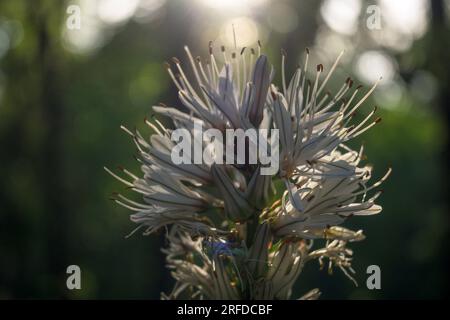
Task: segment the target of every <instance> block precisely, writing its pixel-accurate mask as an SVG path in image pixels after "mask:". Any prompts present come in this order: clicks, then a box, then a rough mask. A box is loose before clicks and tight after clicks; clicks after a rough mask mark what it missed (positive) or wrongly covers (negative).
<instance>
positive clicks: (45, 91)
mask: <svg viewBox="0 0 450 320" xmlns="http://www.w3.org/2000/svg"><path fill="white" fill-rule="evenodd" d="M285 2H289V1H285ZM290 3H291V5H292V6H293V7H294V8H296V10H298V12H299V15H300V18H301V20H300V25H299V26H298V27H297V29H296V30H294V31H292V32H291V33H290V34H289V35H285V34H277V33H271V34H270V37H269V39H268V47H269V48H268V50H267V51H269V52H268V53H269V56H271V57H272V58H274V59H272V60H273V61H276V60H275V59H279V54H278V46H284V47H285V48H287V49H290V51H289V52H290V55H291V56H293V57H295V56H299V55H300V54H301V52H302V50H303V48H304V47H305V46H311V45H312V44H313V43H314V40H315V34H316V32H317V28H318V25H317V23H319V22H318V21H319V20H318V19H316V16H318V12H319V5H320V2H317V3H316V2H314V4H311V3H305V2H301V3H297V2H296V1H290ZM68 4H69V3H64V2H63V1H60V2H56V1H33V2H30V1H24V0H20V1H11V0H10V1H2V2H1V3H0V30H3V29H4V30H7V28H6V27H5V26H7V25H8V23H9V24H11V23H13V25H15V26H17V25H19V26H20V28H16V29H12V30H13V31H14V30H15V31H14V32H16V33H14V32H13V31H11V32H13V33H10V35H11V34H12V35H11V39H12V40H14V39H18V40H17V43H15V42H14V41H12V40H11V41H10V43H9V44H8V46H9V47H8V49H7V52H6V53H5V54H4V55H3V57H2V56H1V55H0V147H1V154H0V168H1V171H2V174H1V177H2V178H1V179H0V298H3V299H10V298H159V293H160V292H161V291H167V290H168V289H169V288H170V287H171V285H172V280H171V279H170V276H169V272H168V271H167V270H166V269H165V267H164V256H163V255H162V253H161V252H160V248H161V247H162V246H164V240H163V235H155V236H151V237H147V238H143V237H141V236H140V235H139V234H136V235H134V236H132V237H130V238H128V239H125V236H126V235H127V234H128V233H129V232H130V231H132V230H133V228H134V227H135V226H134V225H132V223H131V222H129V219H128V216H127V215H128V214H129V212H127V211H126V210H125V209H123V208H120V207H118V206H116V205H115V204H114V203H112V202H111V201H109V200H108V198H109V195H110V194H111V193H112V192H114V191H115V190H120V191H123V187H122V186H121V185H120V184H119V183H118V182H117V181H115V180H114V179H113V178H111V177H110V176H109V175H107V174H106V173H105V172H104V170H103V166H104V165H106V166H108V167H111V168H114V166H116V165H123V166H124V167H127V168H130V169H133V171H134V172H139V166H138V164H137V163H136V161H135V160H134V158H133V154H134V152H135V150H134V147H133V143H132V141H131V140H130V139H129V137H128V136H127V135H126V134H124V133H123V131H122V130H120V128H119V127H120V125H122V124H124V125H125V126H127V127H129V128H133V127H134V126H137V127H138V128H139V129H142V130H143V132H145V133H146V134H149V133H150V132H149V131H148V128H146V127H145V126H144V122H143V120H144V118H145V117H146V116H149V115H151V108H150V107H151V106H152V105H153V104H157V103H158V102H160V101H164V102H165V103H167V104H169V105H179V103H178V101H177V97H176V91H175V88H174V86H173V85H172V84H171V83H170V81H169V80H170V79H169V77H168V76H167V75H166V73H165V68H164V66H163V64H162V62H163V61H164V60H166V59H168V58H169V57H171V56H174V55H179V56H182V49H183V45H184V43H190V44H191V45H192V46H193V47H194V48H195V50H194V51H196V52H200V49H199V48H206V43H203V42H201V41H200V40H202V39H196V38H195V36H194V35H192V34H191V33H189V28H188V27H189V26H190V25H191V24H194V23H195V21H193V20H192V17H191V16H190V15H189V14H190V12H191V11H189V10H188V9H189V8H190V7H189V5H187V4H186V3H185V2H183V1H169V2H168V3H166V4H165V8H164V10H165V15H164V17H161V18H158V19H155V20H152V21H151V22H148V23H143V24H140V23H136V22H134V21H130V22H128V23H126V24H122V25H119V26H116V27H115V28H114V29H113V30H112V29H108V30H106V31H104V32H105V37H106V35H107V36H108V37H107V40H105V42H104V45H103V46H100V47H99V48H98V49H97V51H94V52H92V53H90V54H86V55H83V54H81V55H80V54H76V53H71V52H70V51H68V50H67V48H66V47H65V46H64V43H63V40H62V37H61V32H62V31H61V30H63V29H64V24H65V18H66V12H65V10H66V7H67V5H68ZM300 9H302V10H300ZM267 10H270V9H267ZM194 11H195V10H194ZM213 18H214V17H213ZM308 19H309V20H308ZM320 23H323V22H320ZM2 28H3V29H2ZM10 30H11V29H10ZM434 31H435V29H432V27H430V28H429V30H428V32H427V34H426V35H425V36H424V37H423V39H422V40H421V41H417V42H416V43H414V44H413V47H412V48H411V50H410V51H409V52H407V53H403V54H397V55H396V56H395V59H396V60H397V62H398V63H399V66H400V76H401V77H403V78H405V79H407V78H408V76H409V73H410V72H411V69H412V70H414V68H418V67H420V68H422V69H425V70H428V71H429V72H431V73H432V74H434V75H435V77H436V79H437V80H438V81H440V82H439V86H438V92H437V94H436V96H435V98H434V99H433V100H431V101H429V102H426V103H425V102H423V101H420V100H418V99H417V98H416V97H415V96H414V95H413V94H412V93H411V92H410V91H408V90H407V91H405V92H404V94H403V96H402V98H401V99H400V100H399V101H398V102H397V103H396V105H394V106H390V108H389V109H381V117H382V118H383V121H382V122H381V124H380V125H379V126H377V127H376V128H374V129H372V130H371V131H370V132H368V133H367V134H364V136H363V138H361V140H360V141H359V142H360V143H361V142H364V144H365V146H366V152H365V153H366V154H367V158H368V160H367V161H368V162H369V163H373V164H374V165H375V171H374V172H375V175H377V176H378V177H381V176H382V175H383V173H384V171H385V170H386V169H387V167H388V166H392V167H393V169H394V171H393V175H392V176H391V178H390V179H389V181H388V182H387V183H386V184H385V185H384V187H383V188H384V191H385V192H384V194H383V195H382V197H381V198H380V203H381V205H382V206H383V207H384V210H383V212H382V214H381V215H378V216H374V217H368V218H365V219H357V218H355V219H354V220H351V221H349V225H350V226H351V227H354V228H357V229H358V228H361V229H364V230H365V233H366V235H367V239H366V240H365V241H363V242H361V243H356V244H354V245H352V248H353V249H354V251H355V260H354V267H355V269H356V271H357V275H356V279H357V280H358V281H359V283H360V286H359V287H358V288H355V287H354V286H353V284H352V283H351V282H350V281H348V280H347V279H346V278H345V276H343V274H342V273H341V272H340V271H339V270H336V271H335V275H334V276H328V275H327V274H326V271H325V270H324V271H318V265H316V263H312V264H311V265H308V266H307V267H306V269H305V272H304V274H303V275H302V276H301V277H300V281H299V283H298V290H299V293H302V292H306V291H307V290H309V289H312V288H315V287H319V288H320V289H321V290H322V291H323V293H324V294H323V298H326V299H327V298H355V299H360V298H369V299H372V298H384V299H399V298H442V297H444V296H446V295H447V294H448V285H447V282H448V274H447V262H448V258H447V251H446V249H445V244H446V243H447V240H448V206H447V205H448V203H447V200H448V199H447V194H446V192H447V190H448V187H447V184H448V182H447V179H448V169H447V167H448V141H447V130H448V108H449V105H448V103H449V101H448V93H449V92H450V89H449V83H448V81H447V82H445V81H446V80H448V79H447V78H445V77H447V76H448V74H449V73H450V65H449V64H450V61H449V60H448V57H449V56H450V53H449V46H444V45H441V46H439V45H437V44H438V43H439V42H440V41H441V40H442V42H444V41H448V39H450V32H449V31H448V27H445V28H443V29H440V32H439V33H438V36H436V33H434ZM293 39H296V41H293ZM445 39H447V40H445ZM435 44H436V46H434V45H435ZM432 46H433V49H430V48H431V47H432ZM430 50H431V51H430ZM433 50H434V51H433ZM202 52H205V53H206V50H204V51H202ZM433 56H441V57H442V56H443V57H446V58H445V59H440V60H439V59H436V60H434V59H433V58H432V57H433ZM405 61H406V62H405ZM291 62H292V61H291ZM405 63H406V65H408V66H409V67H408V70H406V71H405V72H404V73H402V71H403V69H402V68H403V67H402V66H403V65H405ZM411 66H412V67H411ZM344 68H345V69H346V70H347V69H348V70H347V71H349V72H351V68H349V67H347V66H345V67H344ZM442 70H445V72H442ZM446 99H447V100H446ZM373 104H374V102H373V101H369V102H368V105H373ZM366 110H368V109H366ZM354 146H355V147H357V144H356V143H355V145H354ZM70 264H77V265H79V266H80V267H81V270H82V290H79V291H76V290H75V291H68V290H67V289H66V288H65V279H66V274H65V270H66V267H67V266H68V265H70ZM371 264H377V265H379V266H380V267H381V270H382V290H379V291H370V290H368V289H367V288H366V286H365V279H366V274H365V271H366V267H367V266H368V265H371Z"/></svg>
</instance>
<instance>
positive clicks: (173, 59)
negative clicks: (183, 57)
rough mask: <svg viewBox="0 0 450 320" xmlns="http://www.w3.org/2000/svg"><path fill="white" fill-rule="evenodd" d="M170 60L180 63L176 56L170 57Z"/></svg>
mask: <svg viewBox="0 0 450 320" xmlns="http://www.w3.org/2000/svg"><path fill="white" fill-rule="evenodd" d="M172 61H173V62H174V63H176V64H180V60H178V58H177V57H172Z"/></svg>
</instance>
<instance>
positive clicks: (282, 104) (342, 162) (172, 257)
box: [107, 43, 391, 299]
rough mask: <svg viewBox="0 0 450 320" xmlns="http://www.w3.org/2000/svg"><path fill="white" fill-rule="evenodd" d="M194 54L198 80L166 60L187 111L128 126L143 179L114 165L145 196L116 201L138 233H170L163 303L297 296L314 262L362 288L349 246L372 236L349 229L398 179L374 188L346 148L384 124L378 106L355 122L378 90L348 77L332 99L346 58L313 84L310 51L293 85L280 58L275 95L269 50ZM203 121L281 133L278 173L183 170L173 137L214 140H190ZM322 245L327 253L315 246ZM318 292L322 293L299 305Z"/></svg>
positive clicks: (375, 209) (190, 166)
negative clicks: (169, 283)
mask: <svg viewBox="0 0 450 320" xmlns="http://www.w3.org/2000/svg"><path fill="white" fill-rule="evenodd" d="M185 50H186V53H187V57H188V60H189V64H190V72H189V73H188V72H187V71H186V70H185V69H183V67H182V64H181V63H180V61H179V60H178V59H176V58H173V63H172V64H167V70H168V73H169V75H170V77H171V78H172V80H173V82H174V84H175V86H176V87H177V89H178V96H179V100H180V101H181V103H182V106H180V107H179V108H175V107H170V106H167V105H163V104H161V105H159V106H155V107H153V110H154V112H155V113H156V114H158V115H160V116H161V117H162V118H170V119H171V120H172V123H173V126H171V127H169V126H167V125H164V124H163V123H162V122H160V121H159V120H157V119H156V118H154V119H153V120H152V121H148V120H146V123H147V124H148V126H149V127H150V128H151V129H152V131H153V134H152V135H151V136H150V139H149V140H147V139H145V138H144V137H143V136H142V135H141V134H140V133H139V132H138V131H130V130H128V129H126V128H124V130H125V131H126V132H127V133H128V134H129V135H130V136H131V137H132V139H133V141H134V142H135V144H136V147H137V150H138V161H139V162H140V163H141V169H142V173H143V174H140V175H135V174H133V173H131V172H129V171H128V170H126V169H122V172H123V173H124V174H125V175H126V176H127V177H128V178H123V177H122V176H123V175H122V176H119V175H117V174H116V173H113V172H111V171H110V170H108V169H107V171H108V172H110V173H111V174H112V175H113V176H114V177H116V178H117V179H119V180H120V181H122V182H123V183H125V185H126V186H128V187H129V189H131V190H133V191H135V192H137V193H139V194H141V196H142V199H143V201H142V202H136V201H133V200H131V199H129V198H127V197H126V196H124V195H122V194H115V195H114V198H113V200H114V201H115V202H117V203H118V204H120V205H122V206H124V207H126V208H128V209H130V210H132V211H133V212H134V213H133V214H132V215H131V220H132V221H133V222H135V223H137V224H139V225H138V227H137V229H135V230H139V229H141V228H144V234H150V233H153V232H155V231H157V230H160V229H166V230H167V240H168V247H167V248H165V249H164V250H163V251H164V252H165V253H166V254H167V264H168V268H170V270H171V271H172V275H173V277H174V279H175V280H176V285H175V287H174V289H173V291H172V293H170V294H168V295H166V294H163V295H162V297H163V298H192V299H195V298H198V299H289V298H290V297H291V292H292V287H293V285H294V283H295V282H296V281H297V279H298V277H299V275H300V273H301V271H302V269H303V266H304V265H305V263H307V262H308V261H311V260H314V259H318V261H319V263H320V265H321V266H322V265H323V263H324V261H325V260H326V261H328V263H329V265H328V268H329V270H330V271H331V270H332V268H333V267H337V268H340V269H341V270H342V271H343V272H344V273H345V274H346V275H347V276H348V277H349V278H350V279H352V280H354V279H353V278H352V276H351V274H352V273H353V272H354V271H353V269H352V267H351V256H352V251H351V250H350V249H349V248H347V244H348V242H352V241H360V240H362V239H364V235H363V233H362V231H361V230H359V231H357V232H355V231H351V230H349V229H345V228H343V227H341V226H340V225H341V224H342V223H343V222H345V221H346V220H347V219H348V218H349V217H352V216H366V215H373V214H377V213H379V212H380V211H381V207H380V206H379V205H377V204H375V200H376V199H377V197H378V196H379V195H380V193H381V192H380V191H378V192H376V191H375V192H371V191H372V190H373V189H376V188H377V187H378V186H379V185H380V184H381V183H382V182H383V181H384V180H386V178H387V177H388V175H389V174H390V171H391V170H390V169H389V170H388V172H387V173H386V174H385V175H384V177H382V178H381V179H380V180H379V181H378V182H375V183H373V184H371V183H370V179H371V171H372V168H371V167H370V166H368V165H361V161H362V158H363V148H361V149H360V150H359V151H354V150H352V149H350V148H349V147H348V145H347V142H348V141H349V140H350V139H353V138H354V137H356V136H358V135H360V134H362V133H363V132H365V131H366V130H368V129H369V128H371V127H372V126H374V125H376V124H377V123H379V122H380V118H376V117H374V115H375V113H376V108H374V109H373V110H372V111H371V112H370V113H368V115H367V116H366V117H365V118H364V119H363V120H362V121H360V122H359V123H355V124H353V123H352V122H353V118H354V117H353V116H354V114H355V111H356V110H357V109H358V108H359V107H360V106H361V105H362V104H363V103H364V101H365V100H366V99H367V98H368V97H369V95H370V94H371V93H372V92H373V91H374V90H375V87H376V84H375V85H374V86H373V87H372V88H370V89H369V90H368V91H367V92H366V93H364V94H361V93H360V92H361V91H363V89H362V87H361V86H358V87H356V88H353V81H352V80H351V79H350V78H348V79H346V80H345V81H344V83H343V84H342V86H341V87H340V89H338V90H337V92H335V93H334V94H332V93H330V92H326V90H325V88H326V85H327V83H328V81H329V79H330V78H331V76H332V74H333V72H334V70H335V69H336V67H337V65H338V63H339V60H340V58H341V56H342V54H340V55H339V56H338V58H337V59H336V61H335V63H334V64H333V65H332V66H331V68H330V69H329V71H328V72H327V73H326V74H325V73H324V67H323V65H321V64H320V65H318V66H317V67H316V68H315V72H313V73H312V76H311V72H310V71H309V70H308V58H309V50H306V57H305V62H304V64H303V67H300V66H299V67H298V68H297V69H296V70H295V72H294V74H293V76H292V78H291V79H290V81H287V80H286V73H285V61H286V54H285V53H284V52H282V63H281V78H282V84H281V86H280V87H277V86H276V85H275V84H273V79H274V71H273V67H272V66H271V65H270V63H269V61H268V58H267V57H266V56H265V55H263V54H261V46H260V45H258V47H257V48H256V50H255V49H253V48H250V49H249V48H242V49H240V50H238V49H237V48H234V50H231V52H228V51H227V50H226V49H225V48H224V47H221V50H220V51H221V56H220V59H219V57H218V56H217V55H216V54H215V53H214V51H215V50H214V48H213V46H212V44H211V43H210V46H209V58H208V59H207V61H206V62H205V61H202V60H201V58H199V57H198V58H194V57H193V56H192V54H191V52H190V50H189V49H188V48H187V47H186V48H185ZM309 77H310V78H311V80H310V79H309ZM360 95H362V97H360ZM196 123H197V124H198V123H200V124H201V125H202V126H203V127H205V128H207V129H208V128H209V129H216V130H219V131H220V132H224V131H225V130H227V129H234V130H239V129H241V130H247V129H256V130H260V129H273V128H275V129H278V131H277V132H278V134H279V137H278V139H279V150H272V152H275V151H276V152H278V157H279V158H278V160H279V170H278V171H277V172H276V173H275V174H273V175H263V174H261V169H262V168H264V166H265V164H264V162H262V161H257V162H256V163H253V162H252V163H251V164H250V163H245V162H244V163H238V164H234V165H231V164H215V163H195V162H192V163H182V164H174V163H173V161H172V160H171V159H172V158H171V153H172V151H173V149H174V147H175V145H176V143H175V141H173V139H172V132H173V130H174V129H179V128H183V129H186V130H188V132H190V133H191V138H192V140H195V139H197V140H198V139H200V141H196V142H197V143H200V144H201V145H206V144H207V143H208V142H209V141H205V140H204V139H203V138H198V137H197V136H196V135H195V134H194V133H193V130H194V126H195V124H196ZM246 146H247V147H248V143H247V144H246ZM267 148H269V149H270V148H271V145H270V144H269V143H268V144H267ZM236 149H237V148H236ZM235 151H236V152H237V150H235ZM241 151H242V150H241ZM248 156H249V155H248V150H247V154H246V156H245V157H244V158H248ZM369 193H370V194H371V195H369ZM316 239H318V241H316ZM320 239H322V241H323V242H324V247H323V248H320V247H319V248H314V247H315V243H314V241H316V242H320ZM319 295H320V292H319V291H318V290H317V289H314V290H312V291H310V292H309V293H307V294H305V295H304V296H303V297H302V298H303V299H314V298H317V297H318V296H319Z"/></svg>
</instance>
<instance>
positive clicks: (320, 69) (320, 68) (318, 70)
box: [317, 63, 323, 72]
mask: <svg viewBox="0 0 450 320" xmlns="http://www.w3.org/2000/svg"><path fill="white" fill-rule="evenodd" d="M317 72H323V64H321V63H320V64H318V65H317Z"/></svg>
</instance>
